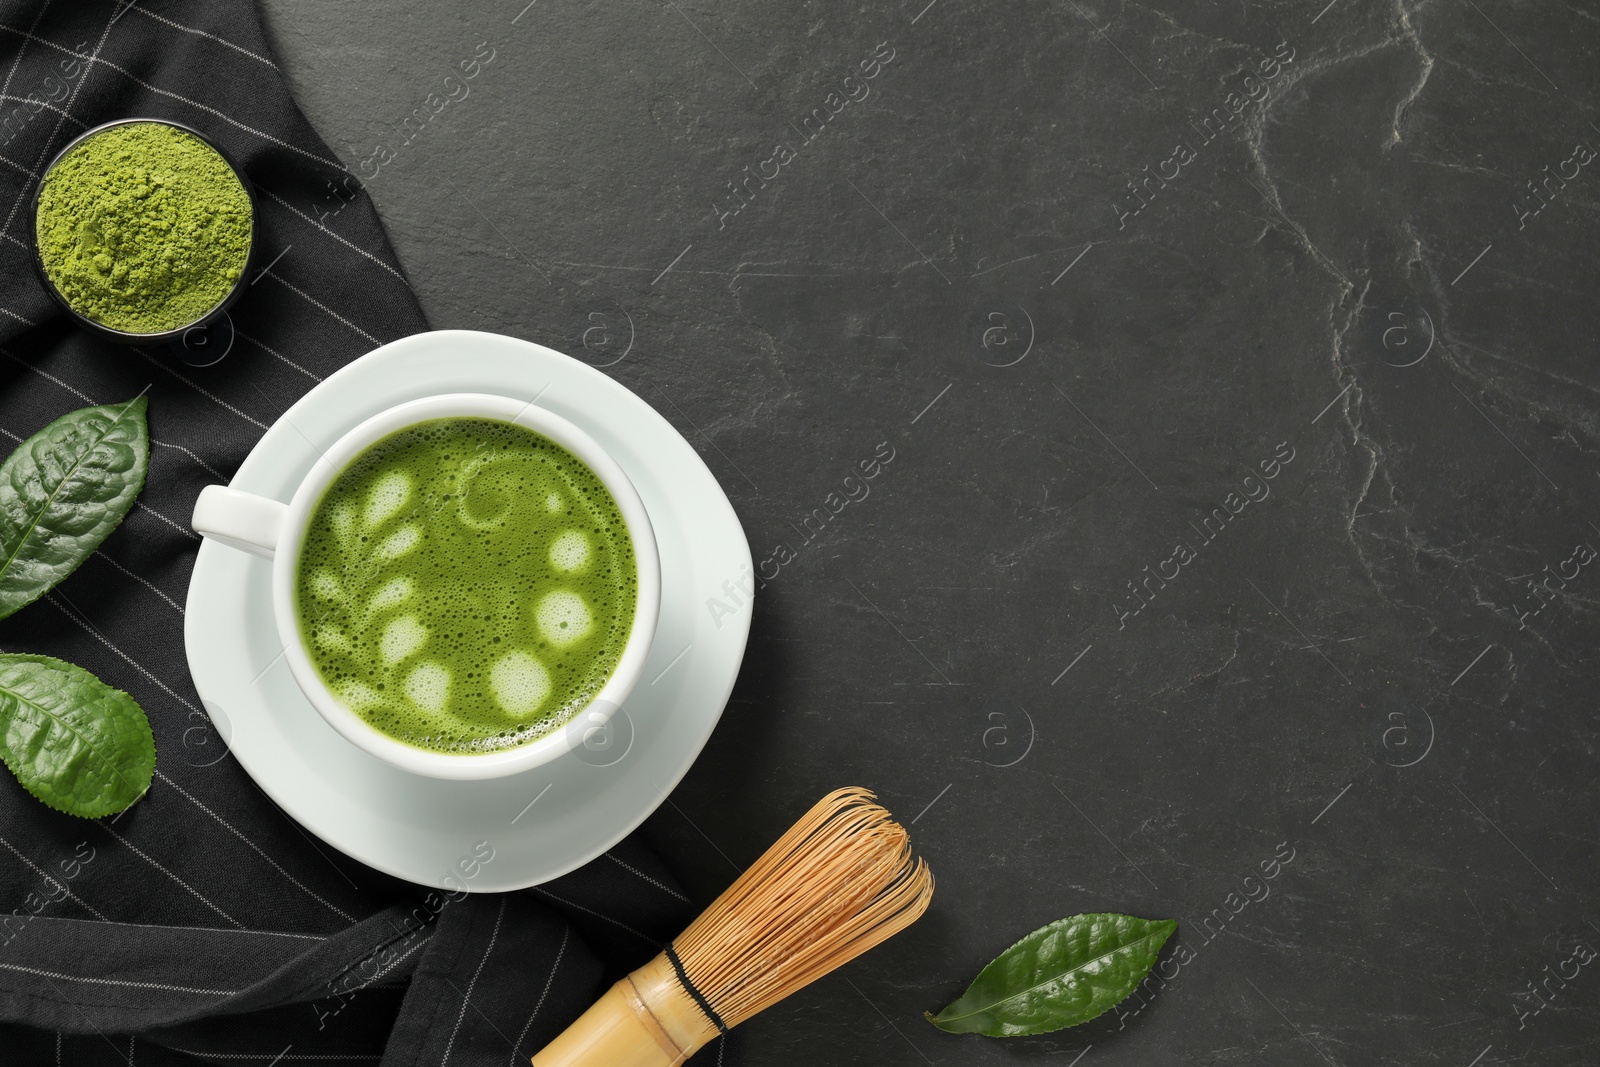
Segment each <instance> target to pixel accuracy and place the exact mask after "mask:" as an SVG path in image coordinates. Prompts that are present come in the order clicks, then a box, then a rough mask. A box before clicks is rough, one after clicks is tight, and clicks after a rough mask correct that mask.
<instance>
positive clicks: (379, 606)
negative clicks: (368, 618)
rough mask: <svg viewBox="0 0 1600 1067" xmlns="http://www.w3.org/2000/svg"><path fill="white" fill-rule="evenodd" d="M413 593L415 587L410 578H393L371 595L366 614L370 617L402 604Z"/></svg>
mask: <svg viewBox="0 0 1600 1067" xmlns="http://www.w3.org/2000/svg"><path fill="white" fill-rule="evenodd" d="M415 591H416V587H415V586H414V585H412V583H411V579H410V578H404V577H402V578H395V579H394V580H392V581H388V582H385V583H384V584H383V587H382V588H380V589H379V590H378V591H377V592H376V593H373V594H372V599H371V600H369V601H367V614H368V615H371V614H373V613H375V612H379V611H382V610H384V609H385V608H392V607H395V606H396V605H398V604H404V603H405V602H406V601H407V600H410V599H411V594H412V593H413V592H415Z"/></svg>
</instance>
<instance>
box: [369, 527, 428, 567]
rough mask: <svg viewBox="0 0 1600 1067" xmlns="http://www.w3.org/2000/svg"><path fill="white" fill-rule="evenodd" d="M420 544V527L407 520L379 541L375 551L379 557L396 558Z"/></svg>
mask: <svg viewBox="0 0 1600 1067" xmlns="http://www.w3.org/2000/svg"><path fill="white" fill-rule="evenodd" d="M420 544H422V528H421V527H419V526H417V525H416V524H415V523H409V522H408V523H406V524H405V525H404V526H402V527H400V529H398V530H396V531H395V532H394V533H392V534H390V535H389V536H388V537H385V538H384V539H383V540H382V541H381V542H379V544H378V547H377V550H376V551H377V555H378V558H379V559H398V558H400V557H401V556H403V555H405V554H406V553H407V552H410V551H412V550H413V549H415V548H416V547H417V546H418V545H420Z"/></svg>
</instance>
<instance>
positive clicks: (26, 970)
mask: <svg viewBox="0 0 1600 1067" xmlns="http://www.w3.org/2000/svg"><path fill="white" fill-rule="evenodd" d="M0 970H3V971H17V972H18V973H21V974H36V975H39V976H40V977H41V978H60V979H62V980H63V981H68V982H89V983H91V984H93V985H113V986H127V987H129V988H131V989H161V990H167V991H170V992H173V993H194V994H196V995H198V996H207V997H231V996H234V995H235V994H237V993H238V992H239V990H237V989H195V988H194V987H192V986H185V985H168V984H167V983H165V982H128V981H123V980H122V979H120V978H90V977H89V976H88V975H82V974H61V973H60V972H58V971H41V970H39V969H38V968H37V967H24V966H22V965H21V964H18V963H0Z"/></svg>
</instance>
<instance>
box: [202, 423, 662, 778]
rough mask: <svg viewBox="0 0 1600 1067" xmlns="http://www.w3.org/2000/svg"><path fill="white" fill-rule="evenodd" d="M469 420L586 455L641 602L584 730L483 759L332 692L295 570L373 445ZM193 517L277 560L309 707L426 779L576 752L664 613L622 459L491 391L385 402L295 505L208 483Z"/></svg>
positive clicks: (532, 763) (282, 630)
mask: <svg viewBox="0 0 1600 1067" xmlns="http://www.w3.org/2000/svg"><path fill="white" fill-rule="evenodd" d="M463 416H465V417H471V418H486V419H497V420H499V421H501V422H509V423H512V424H514V425H517V426H521V427H524V428H526V429H529V430H532V431H534V432H535V433H538V434H542V435H543V436H545V437H548V438H549V439H550V440H552V441H554V442H555V443H556V444H558V445H560V446H561V447H562V448H565V449H566V450H567V451H568V452H571V453H572V454H573V455H574V456H576V457H578V459H580V460H582V461H583V463H584V465H585V466H587V467H588V468H589V469H590V470H591V471H593V472H594V473H595V476H596V477H598V478H599V479H600V481H601V482H602V483H603V484H604V485H605V487H606V489H607V490H608V491H610V493H611V498H612V499H613V500H615V501H616V504H617V510H618V511H620V512H621V513H622V518H623V521H624V522H625V523H626V524H627V527H628V533H629V535H630V536H631V537H632V539H633V555H634V559H635V560H636V561H637V563H638V568H639V580H638V589H639V599H638V603H637V605H636V607H635V610H634V615H633V629H632V631H630V632H629V634H628V640H627V643H626V644H625V645H624V646H623V649H622V656H621V657H620V659H619V660H618V661H617V667H616V670H614V671H613V672H612V673H611V677H610V679H608V680H607V681H606V683H605V685H604V686H602V687H601V688H600V691H599V692H598V693H596V694H595V696H594V699H593V700H591V701H590V703H589V705H588V707H587V708H585V709H582V710H580V711H579V712H578V713H577V715H575V716H574V717H573V719H572V720H571V724H581V729H572V728H567V729H556V730H553V731H551V732H550V733H548V734H545V735H544V736H542V737H538V738H535V739H534V740H532V741H529V742H527V743H526V744H523V745H519V746H518V747H516V748H512V749H507V750H505V751H502V752H493V753H486V754H482V755H453V754H450V753H443V752H429V751H426V750H424V749H420V748H413V747H412V746H410V745H408V744H406V743H404V742H403V741H400V740H397V739H396V738H393V737H390V736H389V735H388V734H385V733H382V732H381V731H379V730H377V729H376V728H374V727H372V726H369V725H368V724H367V723H366V721H365V720H363V719H362V718H361V717H360V716H359V715H357V714H356V713H355V712H354V711H352V710H350V709H349V708H348V707H346V706H345V705H344V704H343V702H341V701H340V700H339V699H338V698H337V697H335V696H334V695H333V693H332V692H330V691H329V689H328V687H327V685H326V684H325V683H324V682H323V680H322V676H321V675H320V674H319V673H318V672H317V669H316V667H315V666H314V665H313V664H312V662H311V658H310V657H309V656H308V655H307V654H306V650H305V643H304V640H303V639H302V637H301V634H300V625H299V620H298V613H297V612H296V610H295V597H294V581H295V572H296V570H297V568H298V565H299V562H300V549H301V546H302V545H303V543H304V541H305V536H306V529H307V527H308V525H309V523H310V520H311V513H312V511H313V509H315V507H316V506H317V503H318V502H319V501H320V500H321V499H322V494H323V491H324V490H325V489H327V487H328V485H329V483H330V482H332V481H333V479H334V477H335V476H336V475H337V474H338V473H339V472H340V471H342V470H344V469H345V468H346V467H348V466H349V465H350V463H351V462H352V461H353V460H354V459H355V458H356V457H357V456H359V455H360V454H361V453H362V452H364V451H366V449H367V448H368V446H370V445H372V444H373V443H374V442H376V441H378V440H379V439H381V438H384V437H387V436H388V435H389V434H391V433H394V432H395V431H396V430H400V429H404V428H405V427H407V426H411V425H414V424H416V423H419V422H424V421H427V420H429V419H444V418H453V417H463ZM190 522H191V524H192V525H193V526H194V529H195V532H196V533H199V534H201V535H202V536H204V537H208V538H210V539H211V540H213V541H217V542H219V543H221V544H224V545H227V546H229V547H230V548H236V549H239V550H241V551H244V552H249V553H252V554H254V555H257V556H263V557H265V558H267V559H270V560H271V561H272V612H273V615H274V616H275V617H276V619H277V624H278V639H279V640H280V641H282V642H283V648H284V659H285V660H286V661H287V663H288V665H289V670H290V672H291V673H292V674H293V675H294V680H295V682H296V684H298V685H299V686H300V689H301V690H302V691H303V692H304V693H305V695H306V698H307V699H308V700H310V701H311V705H312V707H314V708H316V709H317V711H318V712H319V713H320V714H321V715H322V717H323V718H324V719H326V720H327V721H328V724H329V725H331V726H332V727H333V728H334V729H335V730H337V731H339V733H340V734H342V735H343V736H344V737H345V738H346V739H347V740H349V741H350V742H351V743H352V744H354V745H356V746H357V747H359V748H361V749H363V750H365V751H366V752H368V753H370V754H372V755H373V756H376V757H377V758H378V759H381V760H383V761H384V762H386V763H390V764H393V765H394V766H396V767H399V768H400V769H401V770H405V771H410V772H412V773H413V774H420V775H426V776H427V777H430V778H454V779H480V778H498V777H501V776H502V775H507V774H516V773H518V772H520V771H525V770H528V769H529V768H532V767H537V766H540V765H542V764H545V763H548V762H550V761H551V760H554V759H557V758H558V757H560V756H563V755H565V754H567V753H569V752H571V751H572V749H573V748H574V747H576V746H578V745H581V744H583V743H584V740H585V738H586V736H587V735H588V734H589V733H590V732H592V731H594V730H597V729H599V730H603V729H604V728H605V727H606V726H607V724H608V722H609V719H610V716H611V715H613V714H616V713H617V712H618V711H620V709H621V707H622V704H623V701H624V700H625V699H626V698H627V696H628V693H629V692H630V691H632V689H633V686H634V683H636V682H637V681H638V680H639V676H640V674H641V673H642V672H643V671H644V662H645V658H646V656H647V655H648V654H649V652H650V642H651V640H652V639H653V638H654V637H655V630H656V620H657V618H658V616H659V614H660V609H661V562H660V558H659V556H658V555H657V552H656V540H655V534H654V532H653V531H652V529H651V527H650V516H649V515H648V514H647V513H646V512H645V508H644V501H642V500H640V499H639V493H638V491H637V490H636V489H634V487H633V483H632V482H630V481H628V477H627V475H625V474H624V473H623V472H622V468H621V467H619V466H618V465H617V461H616V460H614V459H612V458H611V456H610V455H608V454H607V453H606V451H605V450H604V449H603V448H601V447H600V445H599V444H598V443H596V442H595V440H594V438H592V437H590V436H589V435H588V434H586V433H584V432H583V431H582V430H580V429H578V427H576V426H574V425H573V424H572V423H570V422H568V421H567V420H566V419H563V418H561V417H560V416H559V415H554V414H552V413H550V412H549V411H546V410H544V409H543V408H539V407H535V406H533V405H532V404H530V403H529V402H527V401H525V400H513V399H511V398H509V397H503V396H492V395H490V394H487V393H447V394H443V395H440V396H430V397H425V398H423V399H421V400H412V401H410V402H408V403H405V404H400V405H398V406H396V407H392V408H389V409H388V410H387V411H382V412H379V413H378V414H376V415H374V416H373V417H372V418H370V419H368V420H367V421H366V422H363V423H362V424H361V425H359V426H357V427H356V428H355V429H353V430H351V431H350V432H349V433H347V434H345V435H344V436H343V437H341V438H339V440H338V441H336V442H334V444H333V446H332V447H331V448H329V449H328V450H327V451H326V452H324V453H323V454H322V458H321V459H319V460H318V461H317V463H316V465H315V466H314V467H312V468H311V471H310V472H309V473H308V474H307V475H306V476H305V479H304V480H303V481H302V482H301V483H300V485H299V487H298V488H297V489H295V491H294V496H293V497H291V498H290V500H289V503H287V504H284V503H281V502H279V501H277V500H272V499H269V498H267V497H262V496H256V495H254V494H252V493H246V492H243V491H241V490H238V489H233V488H231V487H226V486H221V485H209V486H207V487H206V488H205V489H203V490H201V492H200V498H199V499H198V500H196V501H195V505H194V517H193V518H192V519H191V520H190Z"/></svg>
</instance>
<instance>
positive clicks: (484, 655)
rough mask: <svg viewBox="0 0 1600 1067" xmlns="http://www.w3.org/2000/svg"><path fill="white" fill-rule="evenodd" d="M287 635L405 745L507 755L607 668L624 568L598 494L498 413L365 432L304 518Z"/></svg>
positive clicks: (565, 456)
mask: <svg viewBox="0 0 1600 1067" xmlns="http://www.w3.org/2000/svg"><path fill="white" fill-rule="evenodd" d="M295 601H296V609H297V612H298V615H299V623H300V636H301V640H302V643H303V644H304V646H305V648H306V651H307V653H308V654H309V655H310V658H311V661H312V663H313V664H314V665H315V666H316V669H317V671H318V673H319V674H320V675H321V676H322V679H323V681H325V682H326V683H327V685H328V688H329V689H330V690H332V691H333V693H334V694H335V695H336V696H337V697H338V698H339V699H340V700H341V701H342V702H343V703H344V704H345V705H346V706H347V707H349V708H350V709H351V710H352V711H354V712H355V713H356V714H357V715H359V716H360V717H361V718H362V719H363V720H365V721H366V722H368V723H369V724H371V725H372V726H374V727H376V728H377V729H379V730H381V731H382V732H383V733H386V734H388V735H389V736H391V737H394V738H396V739H398V740H400V741H403V742H405V743H406V744H408V745H412V746H414V747H416V748H420V749H425V750H427V751H431V752H446V753H455V754H472V753H485V752H495V751H501V750H504V749H508V748H514V747H516V746H517V745H521V744H524V743H526V742H528V741H530V740H533V739H534V738H537V737H540V736H543V735H544V734H546V733H549V732H550V731H551V730H553V729H555V728H557V727H559V726H560V725H561V724H563V723H565V722H566V721H568V720H569V719H571V718H572V716H573V715H574V714H576V713H577V712H578V711H579V710H581V709H582V708H583V707H585V706H586V705H588V703H589V702H590V701H591V700H592V699H593V697H594V695H595V694H596V693H597V692H598V691H599V690H600V689H601V687H602V686H604V685H605V683H606V681H607V680H608V679H609V678H610V677H611V674H612V672H613V671H615V670H616V666H617V661H618V660H619V659H620V658H621V655H622V649H623V646H624V645H625V644H626V642H627V638H628V634H629V632H630V631H631V629H632V627H633V618H634V611H635V607H636V604H637V601H638V566H637V564H636V562H635V560H634V555H633V542H632V539H631V537H630V536H629V534H628V529H627V526H626V524H625V523H624V522H623V519H622V514H621V512H620V511H619V510H618V509H617V505H616V501H615V500H613V499H612V497H611V494H610V493H609V492H608V491H607V490H606V487H605V486H604V485H603V484H602V483H601V482H600V479H599V478H598V477H596V476H595V474H594V472H593V471H591V470H590V469H589V468H588V467H587V466H585V465H584V464H583V462H582V461H581V460H579V459H578V458H577V457H575V456H574V455H572V453H570V452H568V451H567V450H566V449H564V448H562V447H561V446H560V445H558V444H556V443H555V442H553V441H551V440H549V439H548V438H546V437H544V436H542V435H540V434H537V433H534V432H533V431H531V430H527V429H524V428H522V427H520V426H515V425H513V424H511V423H508V422H500V421H497V420H493V419H481V418H449V419H434V420H432V421H428V422H422V423H418V424H416V425H414V426H409V427H407V428H405V429H403V430H400V431H398V432H396V433H394V434H391V435H389V436H388V437H385V438H383V439H382V440H380V441H378V442H376V443H375V444H373V445H372V446H371V447H369V448H368V449H367V450H366V451H365V452H363V453H362V454H361V455H360V456H358V457H357V458H356V459H355V460H354V461H353V462H352V463H351V464H350V465H349V466H348V467H346V468H345V469H344V470H343V471H341V472H340V473H339V474H338V476H337V477H335V478H334V480H333V482H332V483H331V484H330V485H329V486H328V488H327V490H325V491H324V493H323V495H322V499H321V500H320V501H318V503H317V505H316V507H315V509H314V510H313V512H312V516H311V521H310V525H309V526H308V528H307V532H306V539H305V544H304V546H303V548H302V549H301V554H300V561H299V569H298V571H297V573H296V575H295Z"/></svg>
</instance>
